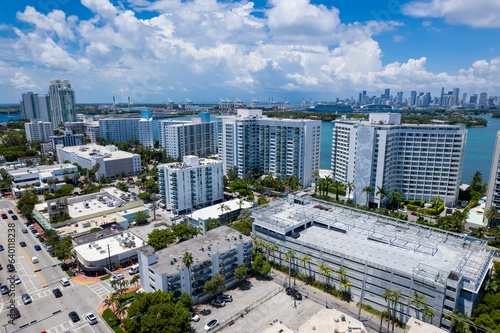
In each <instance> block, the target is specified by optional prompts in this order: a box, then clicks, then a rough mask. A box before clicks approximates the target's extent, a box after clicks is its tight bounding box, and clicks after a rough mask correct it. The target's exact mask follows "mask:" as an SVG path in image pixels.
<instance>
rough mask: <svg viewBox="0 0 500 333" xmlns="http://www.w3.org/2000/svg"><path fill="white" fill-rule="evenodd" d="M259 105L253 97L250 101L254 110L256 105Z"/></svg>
mask: <svg viewBox="0 0 500 333" xmlns="http://www.w3.org/2000/svg"><path fill="white" fill-rule="evenodd" d="M257 103H259V101H258V100H256V99H255V98H253V97H252V99H251V100H250V106H251V107H252V108H254V107H255V104H257Z"/></svg>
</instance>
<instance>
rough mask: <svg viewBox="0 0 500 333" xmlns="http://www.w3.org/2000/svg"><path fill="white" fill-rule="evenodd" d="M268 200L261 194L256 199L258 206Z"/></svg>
mask: <svg viewBox="0 0 500 333" xmlns="http://www.w3.org/2000/svg"><path fill="white" fill-rule="evenodd" d="M268 202H269V201H268V200H267V199H266V197H265V196H263V195H261V196H259V198H258V199H257V205H259V206H262V205H265V204H267V203H268Z"/></svg>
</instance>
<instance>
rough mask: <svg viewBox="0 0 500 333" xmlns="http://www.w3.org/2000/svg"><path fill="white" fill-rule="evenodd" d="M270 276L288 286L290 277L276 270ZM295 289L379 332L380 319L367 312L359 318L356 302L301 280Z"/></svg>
mask: <svg viewBox="0 0 500 333" xmlns="http://www.w3.org/2000/svg"><path fill="white" fill-rule="evenodd" d="M270 276H271V277H272V278H273V280H274V281H275V282H276V283H278V284H280V285H283V286H287V285H288V275H287V274H284V273H282V272H279V271H277V270H275V269H272V270H271V274H270ZM292 283H293V278H292ZM295 288H296V289H297V290H299V291H300V292H301V293H302V294H303V295H304V296H305V297H308V298H309V299H311V300H313V301H315V302H316V303H318V304H323V305H326V306H328V307H330V306H331V305H333V306H334V307H335V308H338V309H339V310H340V311H345V312H346V314H347V315H350V316H352V317H354V318H356V319H358V320H359V321H361V322H362V323H363V324H364V325H365V327H366V329H367V331H368V332H370V331H371V332H379V327H380V317H377V316H375V315H374V314H372V313H369V312H367V311H365V310H361V318H358V312H359V309H358V307H356V302H350V303H347V302H344V301H341V300H340V299H338V298H336V297H334V296H332V295H330V294H327V293H325V292H323V291H321V290H319V289H316V288H314V287H312V286H310V285H307V284H305V282H302V281H300V280H295ZM391 325H392V324H391ZM382 326H383V329H382V332H385V329H386V328H387V322H386V321H384V322H383V324H382ZM394 332H396V333H404V330H403V329H402V328H400V327H394Z"/></svg>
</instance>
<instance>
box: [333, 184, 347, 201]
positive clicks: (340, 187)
mask: <svg viewBox="0 0 500 333" xmlns="http://www.w3.org/2000/svg"><path fill="white" fill-rule="evenodd" d="M343 188H344V184H342V182H339V181H338V180H336V181H334V182H333V189H334V190H335V200H337V201H339V191H340V190H342V189H343Z"/></svg>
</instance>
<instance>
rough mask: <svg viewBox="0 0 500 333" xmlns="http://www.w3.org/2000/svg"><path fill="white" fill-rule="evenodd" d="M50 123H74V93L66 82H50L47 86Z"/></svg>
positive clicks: (57, 124)
mask: <svg viewBox="0 0 500 333" xmlns="http://www.w3.org/2000/svg"><path fill="white" fill-rule="evenodd" d="M49 99H50V114H51V117H52V122H53V123H54V124H56V126H59V124H61V123H64V122H67V121H70V122H71V121H76V107H75V92H74V90H73V88H71V84H70V83H69V81H68V80H51V81H50V86H49Z"/></svg>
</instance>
